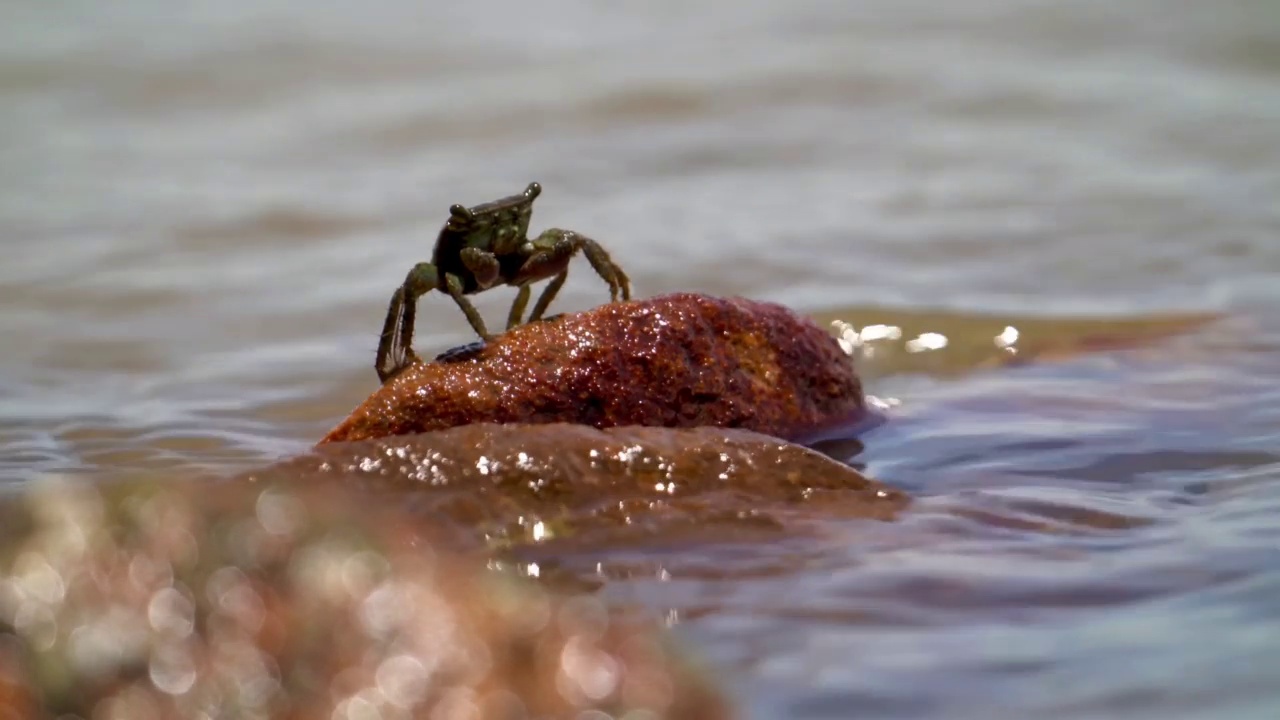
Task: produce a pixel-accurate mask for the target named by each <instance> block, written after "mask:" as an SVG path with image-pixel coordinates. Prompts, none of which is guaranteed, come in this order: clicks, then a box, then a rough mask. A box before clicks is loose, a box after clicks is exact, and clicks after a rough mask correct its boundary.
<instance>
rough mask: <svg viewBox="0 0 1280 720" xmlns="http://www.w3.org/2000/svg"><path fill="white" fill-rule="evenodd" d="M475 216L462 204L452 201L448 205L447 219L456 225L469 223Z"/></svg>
mask: <svg viewBox="0 0 1280 720" xmlns="http://www.w3.org/2000/svg"><path fill="white" fill-rule="evenodd" d="M474 218H475V216H474V215H472V214H471V211H470V210H468V209H467V208H466V206H464V205H460V204H458V203H454V204H452V205H450V206H449V220H450V221H451V222H453V223H454V224H457V225H469V224H470V223H471V221H472V219H474Z"/></svg>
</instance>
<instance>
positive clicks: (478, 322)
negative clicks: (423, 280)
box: [444, 273, 493, 342]
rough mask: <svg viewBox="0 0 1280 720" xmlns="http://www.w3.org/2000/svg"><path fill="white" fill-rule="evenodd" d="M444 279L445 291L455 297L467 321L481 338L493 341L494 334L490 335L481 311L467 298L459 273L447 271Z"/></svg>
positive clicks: (454, 299)
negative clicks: (463, 292)
mask: <svg viewBox="0 0 1280 720" xmlns="http://www.w3.org/2000/svg"><path fill="white" fill-rule="evenodd" d="M444 280H445V287H444V290H445V292H447V293H449V297H451V298H453V301H454V302H455V303H457V304H458V307H459V308H461V309H462V314H463V315H466V316H467V322H469V323H471V328H472V329H473V330H475V331H476V334H477V335H479V336H480V339H481V340H484V341H485V342H491V341H492V340H493V336H492V335H490V334H489V330H488V329H487V328H485V326H484V318H482V317H480V313H479V312H478V311H477V310H476V307H475V306H474V305H472V304H471V301H469V300H467V298H466V297H465V296H464V295H463V294H462V280H460V279H459V278H458V276H457V275H452V274H450V273H445V276H444Z"/></svg>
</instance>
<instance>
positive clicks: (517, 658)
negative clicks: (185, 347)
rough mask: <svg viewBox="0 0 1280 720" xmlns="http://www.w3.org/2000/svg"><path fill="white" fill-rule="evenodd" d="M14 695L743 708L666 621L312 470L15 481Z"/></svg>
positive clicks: (94, 705)
mask: <svg viewBox="0 0 1280 720" xmlns="http://www.w3.org/2000/svg"><path fill="white" fill-rule="evenodd" d="M0 701H2V702H3V703H4V705H3V706H2V707H0V717H9V716H12V717H20V718H23V719H24V720H26V719H28V718H39V717H47V718H53V717H66V716H69V715H74V716H77V717H84V718H88V717H94V718H131V719H132V718H139V719H146V718H176V717H240V718H273V717H280V718H283V717H287V718H294V719H296V720H306V719H310V718H316V719H320V718H323V719H325V720H328V719H329V718H354V717H381V718H441V717H484V718H506V717H588V716H590V717H646V718H688V719H690V720H693V719H702V718H708V719H711V720H715V719H717V718H726V717H729V716H730V711H729V710H728V708H727V706H726V704H725V702H724V701H723V699H722V698H721V696H720V695H719V694H718V692H717V691H716V690H714V689H713V687H712V684H711V683H710V681H709V679H708V677H707V675H706V673H705V672H703V671H701V670H700V668H699V667H698V666H696V665H693V664H691V663H690V662H689V661H688V660H686V659H684V657H683V656H682V655H681V653H680V652H678V650H677V649H676V648H675V647H673V646H672V644H671V643H670V641H669V640H668V639H667V638H666V636H665V635H664V634H662V633H661V632H660V628H659V627H658V625H657V624H656V623H655V622H653V621H651V620H648V619H644V618H641V617H638V616H635V615H628V614H625V613H623V612H621V611H617V610H611V609H609V608H607V607H606V606H604V605H603V604H602V603H601V602H600V601H599V600H597V599H596V598H594V597H592V596H590V595H582V594H577V595H565V594H557V593H553V592H551V591H549V590H548V589H547V588H545V587H543V586H540V585H536V584H533V583H530V582H527V581H525V580H524V579H522V578H518V577H515V576H514V575H513V574H511V573H505V572H497V571H493V570H487V569H485V567H484V565H483V564H482V563H480V562H476V561H471V562H469V561H466V560H464V559H462V558H459V557H457V556H452V555H449V554H446V553H443V552H440V551H438V550H437V549H435V548H434V546H433V545H432V544H431V542H430V540H429V539H428V538H426V537H425V536H424V535H423V534H422V533H421V532H420V527H419V523H417V522H415V521H413V520H411V519H410V518H409V517H408V516H407V515H405V514H404V513H401V512H399V508H398V507H395V506H389V505H386V504H383V503H379V502H377V501H376V499H374V498H370V497H366V496H358V495H353V494H352V493H351V492H349V491H343V490H339V489H338V488H337V486H335V485H318V486H310V487H308V486H304V485H301V484H297V483H294V484H291V485H289V486H288V487H281V486H275V485H271V484H266V485H264V484H261V483H257V484H249V483H230V484H225V485H222V486H220V487H218V488H217V491H216V492H211V491H210V488H209V487H208V486H207V485H204V484H199V483H192V482H187V481H173V482H170V483H165V484H161V485H142V484H133V485H123V486H114V487H95V486H93V485H89V484H85V483H66V484H54V485H50V486H47V487H42V488H40V489H39V490H38V491H37V492H33V493H29V494H28V495H27V496H26V497H25V498H22V497H18V498H14V497H9V498H7V499H5V501H4V502H3V503H0ZM6 711H7V712H8V715H7V716H6V714H5V712H6ZM14 713H17V714H16V715H15V714H14Z"/></svg>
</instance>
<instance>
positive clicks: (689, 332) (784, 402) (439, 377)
mask: <svg viewBox="0 0 1280 720" xmlns="http://www.w3.org/2000/svg"><path fill="white" fill-rule="evenodd" d="M864 412H865V406H864V402H863V394H862V387H861V384H860V382H859V380H858V377H857V375H856V374H855V373H854V370H853V366H852V363H851V362H850V359H849V357H848V356H847V355H846V354H845V353H844V352H843V351H842V350H841V349H840V345H839V343H838V342H837V341H836V340H835V339H834V338H832V337H831V335H830V334H829V333H828V332H827V331H826V330H824V329H822V328H821V327H819V326H817V325H816V324H814V323H813V322H811V321H809V320H807V319H805V318H803V317H801V316H799V315H797V314H795V313H793V312H791V311H790V310H787V309H786V308H784V307H782V306H779V305H775V304H771V303H761V302H754V301H751V300H745V299H740V298H728V299H725V298H714V297H708V296H705V295H696V294H689V293H681V294H675V295H666V296H662V297H657V298H651V299H648V300H642V301H633V302H626V303H611V304H607V305H602V306H600V307H598V308H596V309H594V310H590V311H587V312H583V313H577V314H573V315H567V316H562V317H560V318H557V319H555V320H551V321H546V322H539V323H532V324H529V325H523V326H520V327H517V328H515V329H513V330H511V331H509V332H507V333H505V334H503V335H502V336H500V337H499V338H498V339H497V340H496V341H495V342H494V343H492V344H490V345H488V346H485V347H483V348H482V349H480V350H478V351H477V352H475V353H474V354H472V355H469V356H465V357H461V358H458V359H454V360H452V361H447V362H441V361H437V362H431V363H419V364H415V365H413V366H410V367H409V368H406V369H405V371H404V372H402V373H401V374H399V375H398V376H396V377H394V378H392V379H391V380H389V381H388V382H387V383H386V384H385V385H383V386H382V387H381V388H379V389H378V390H377V391H376V392H374V393H373V395H372V396H371V397H369V399H368V400H367V401H365V403H364V404H363V405H361V406H360V407H359V408H357V409H356V410H355V412H353V413H352V414H351V416H350V417H348V418H347V419H346V420H344V421H343V422H342V423H341V424H340V425H338V426H337V427H336V428H334V429H333V430H332V431H331V432H330V433H329V434H328V436H326V437H325V438H324V440H323V441H322V442H335V441H349V440H364V439H370V438H380V437H388V436H393V435H407V434H411V433H419V432H424V431H430V430H441V429H444V428H449V427H456V426H459V425H466V424H470V423H478V422H495V423H552V422H567V423H577V424H582V425H589V426H594V427H598V428H606V427H616V426H622V425H644V426H659V427H698V426H715V427H728V428H744V429H748V430H754V431H757V432H761V433H766V434H769V435H774V436H778V437H782V438H796V437H800V436H806V435H808V434H810V433H815V432H820V431H821V430H822V429H823V428H826V427H830V426H832V425H835V424H839V423H849V422H852V421H856V420H857V418H858V417H859V416H860V415H861V414H863V413H864Z"/></svg>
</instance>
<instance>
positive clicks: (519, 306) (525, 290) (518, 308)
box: [507, 285, 529, 330]
mask: <svg viewBox="0 0 1280 720" xmlns="http://www.w3.org/2000/svg"><path fill="white" fill-rule="evenodd" d="M528 304H529V286H528V285H521V286H520V290H519V292H517V293H516V299H515V302H512V303H511V312H510V313H509V314H508V315H507V329H508V330H510V329H511V328H513V327H515V326H517V325H519V324H520V318H521V317H522V316H523V315H524V308H525V306H526V305H528Z"/></svg>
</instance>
